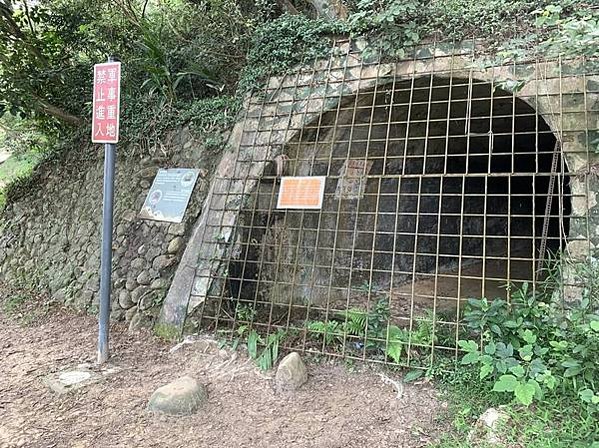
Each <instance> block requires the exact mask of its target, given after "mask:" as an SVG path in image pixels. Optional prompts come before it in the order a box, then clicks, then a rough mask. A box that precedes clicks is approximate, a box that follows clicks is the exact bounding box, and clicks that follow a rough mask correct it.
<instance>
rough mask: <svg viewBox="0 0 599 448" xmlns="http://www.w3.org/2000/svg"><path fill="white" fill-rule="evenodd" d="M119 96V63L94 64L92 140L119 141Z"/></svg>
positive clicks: (100, 141)
mask: <svg viewBox="0 0 599 448" xmlns="http://www.w3.org/2000/svg"><path fill="white" fill-rule="evenodd" d="M120 98H121V63H120V62H106V63H104V64H96V65H94V101H93V111H92V142H93V143H117V142H118V141H119V113H120V107H119V105H120Z"/></svg>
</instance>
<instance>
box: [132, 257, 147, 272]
mask: <svg viewBox="0 0 599 448" xmlns="http://www.w3.org/2000/svg"><path fill="white" fill-rule="evenodd" d="M145 265H146V260H144V259H143V258H135V259H134V260H133V261H132V262H131V269H143V268H144V266H145Z"/></svg>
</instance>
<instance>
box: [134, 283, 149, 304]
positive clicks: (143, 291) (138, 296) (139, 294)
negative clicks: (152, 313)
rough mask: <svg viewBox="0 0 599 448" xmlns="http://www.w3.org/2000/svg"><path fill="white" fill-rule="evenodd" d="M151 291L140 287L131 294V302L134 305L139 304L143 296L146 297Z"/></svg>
mask: <svg viewBox="0 0 599 448" xmlns="http://www.w3.org/2000/svg"><path fill="white" fill-rule="evenodd" d="M149 291H150V288H148V287H147V286H138V287H137V288H135V289H134V290H133V291H132V292H131V300H132V301H133V303H139V301H140V300H141V299H142V297H143V296H145V295H146V294H147V293H148V292H149Z"/></svg>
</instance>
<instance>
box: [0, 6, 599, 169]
mask: <svg viewBox="0 0 599 448" xmlns="http://www.w3.org/2000/svg"><path fill="white" fill-rule="evenodd" d="M321 3H322V2H310V1H308V2H299V1H287V0H260V1H256V2H254V1H253V0H244V1H239V2H236V1H234V0H199V1H197V0H169V1H167V2H158V1H153V0H149V1H148V0H117V1H114V2H109V3H102V4H98V3H97V2H95V1H93V0H49V1H46V2H32V3H30V2H27V1H24V2H17V1H14V0H2V1H0V17H1V19H2V20H0V124H2V125H3V126H4V125H5V124H6V123H8V122H10V121H14V120H15V119H17V120H20V121H21V122H22V123H23V127H25V128H27V129H29V130H32V131H34V132H35V133H36V134H37V135H38V136H41V137H42V138H41V139H40V140H39V141H37V143H36V144H35V145H34V146H36V148H37V149H36V151H37V150H38V149H39V150H41V151H42V152H49V153H52V158H56V156H57V154H58V153H59V151H58V150H57V148H64V147H69V148H73V147H83V145H82V144H81V141H84V142H87V141H88V135H89V129H88V126H89V121H90V120H89V117H90V113H91V110H90V103H91V101H90V100H91V82H90V79H91V73H92V71H91V67H92V65H93V64H94V63H97V62H102V61H104V60H106V56H107V55H109V54H112V55H117V56H118V57H119V58H120V59H121V60H122V61H123V63H124V71H123V95H122V103H123V114H122V115H123V116H122V122H121V127H122V132H121V134H122V145H121V146H122V149H121V153H123V151H125V152H126V153H128V154H140V153H148V152H149V153H153V152H155V151H157V150H158V149H160V150H161V151H165V150H168V149H169V148H168V139H167V138H166V137H167V136H168V132H169V130H171V129H174V128H177V127H179V126H182V125H185V124H187V123H190V124H191V127H192V128H193V129H195V130H197V131H198V133H199V137H200V138H201V139H203V140H204V141H205V142H206V144H207V146H208V148H209V149H210V150H211V151H220V150H222V148H223V147H224V137H223V131H224V130H226V129H227V128H228V127H229V126H230V124H231V123H232V122H233V121H234V118H235V117H236V114H237V111H238V110H239V107H240V105H241V99H242V98H243V96H244V94H245V93H246V92H247V91H248V90H251V89H254V88H256V87H259V86H260V83H261V82H262V81H263V80H264V79H265V78H266V77H267V76H269V75H274V74H280V73H284V72H285V71H287V70H289V69H291V68H292V67H294V66H296V65H298V64H309V63H311V62H312V61H313V60H314V59H316V58H319V57H323V56H327V54H328V53H329V51H330V49H331V42H332V40H333V39H335V38H347V37H351V38H353V39H362V38H363V39H366V40H367V41H368V42H370V47H368V49H367V50H366V53H370V55H371V56H372V57H397V56H402V55H403V54H404V53H405V51H406V49H408V48H409V47H410V46H412V45H415V44H418V43H420V42H422V41H423V40H424V39H431V38H433V37H434V38H435V39H437V40H438V41H457V40H463V39H469V38H474V37H476V38H483V39H486V40H487V42H488V43H489V45H491V46H494V47H495V48H496V49H497V51H498V54H499V55H500V56H502V57H503V58H504V59H506V58H507V59H509V58H513V57H521V56H523V55H526V54H530V53H531V52H535V51H538V52H540V53H542V54H543V55H552V54H558V53H561V54H565V55H580V54H584V55H586V56H592V55H596V54H597V52H598V51H599V50H597V49H598V48H599V45H598V43H599V42H598V40H599V37H598V14H599V13H598V12H597V10H596V9H593V8H591V7H590V6H589V4H588V2H584V1H581V0H567V1H561V2H555V3H551V2H548V1H546V0H517V1H508V0H485V1H482V2H472V1H469V0H436V1H427V0H382V1H373V0H356V1H351V2H347V3H346V4H342V5H337V6H333V5H332V4H329V5H328V7H327V5H326V2H324V3H325V7H324V8H323V7H322V5H321ZM7 113H8V114H7ZM2 115H4V117H2ZM11 117H12V118H11ZM15 117H16V118H15ZM23 132H25V131H23ZM25 133H27V132H25ZM0 140H1V141H0V149H3V150H4V149H5V147H6V139H4V140H2V139H1V138H0ZM19 140H20V139H19ZM20 141H21V140H20ZM10 146H11V151H12V149H14V146H15V145H14V144H12V143H11V144H10ZM31 146H32V145H31V142H24V141H21V143H20V145H19V147H20V148H21V149H19V150H20V151H22V152H29V151H30V150H31V149H32V148H31Z"/></svg>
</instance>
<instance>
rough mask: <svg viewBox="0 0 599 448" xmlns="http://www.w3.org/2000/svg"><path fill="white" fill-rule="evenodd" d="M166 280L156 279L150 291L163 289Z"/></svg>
mask: <svg viewBox="0 0 599 448" xmlns="http://www.w3.org/2000/svg"><path fill="white" fill-rule="evenodd" d="M166 284H167V283H166V280H165V279H163V278H157V279H156V280H154V281H153V282H152V284H151V285H150V289H164V288H166Z"/></svg>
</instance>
